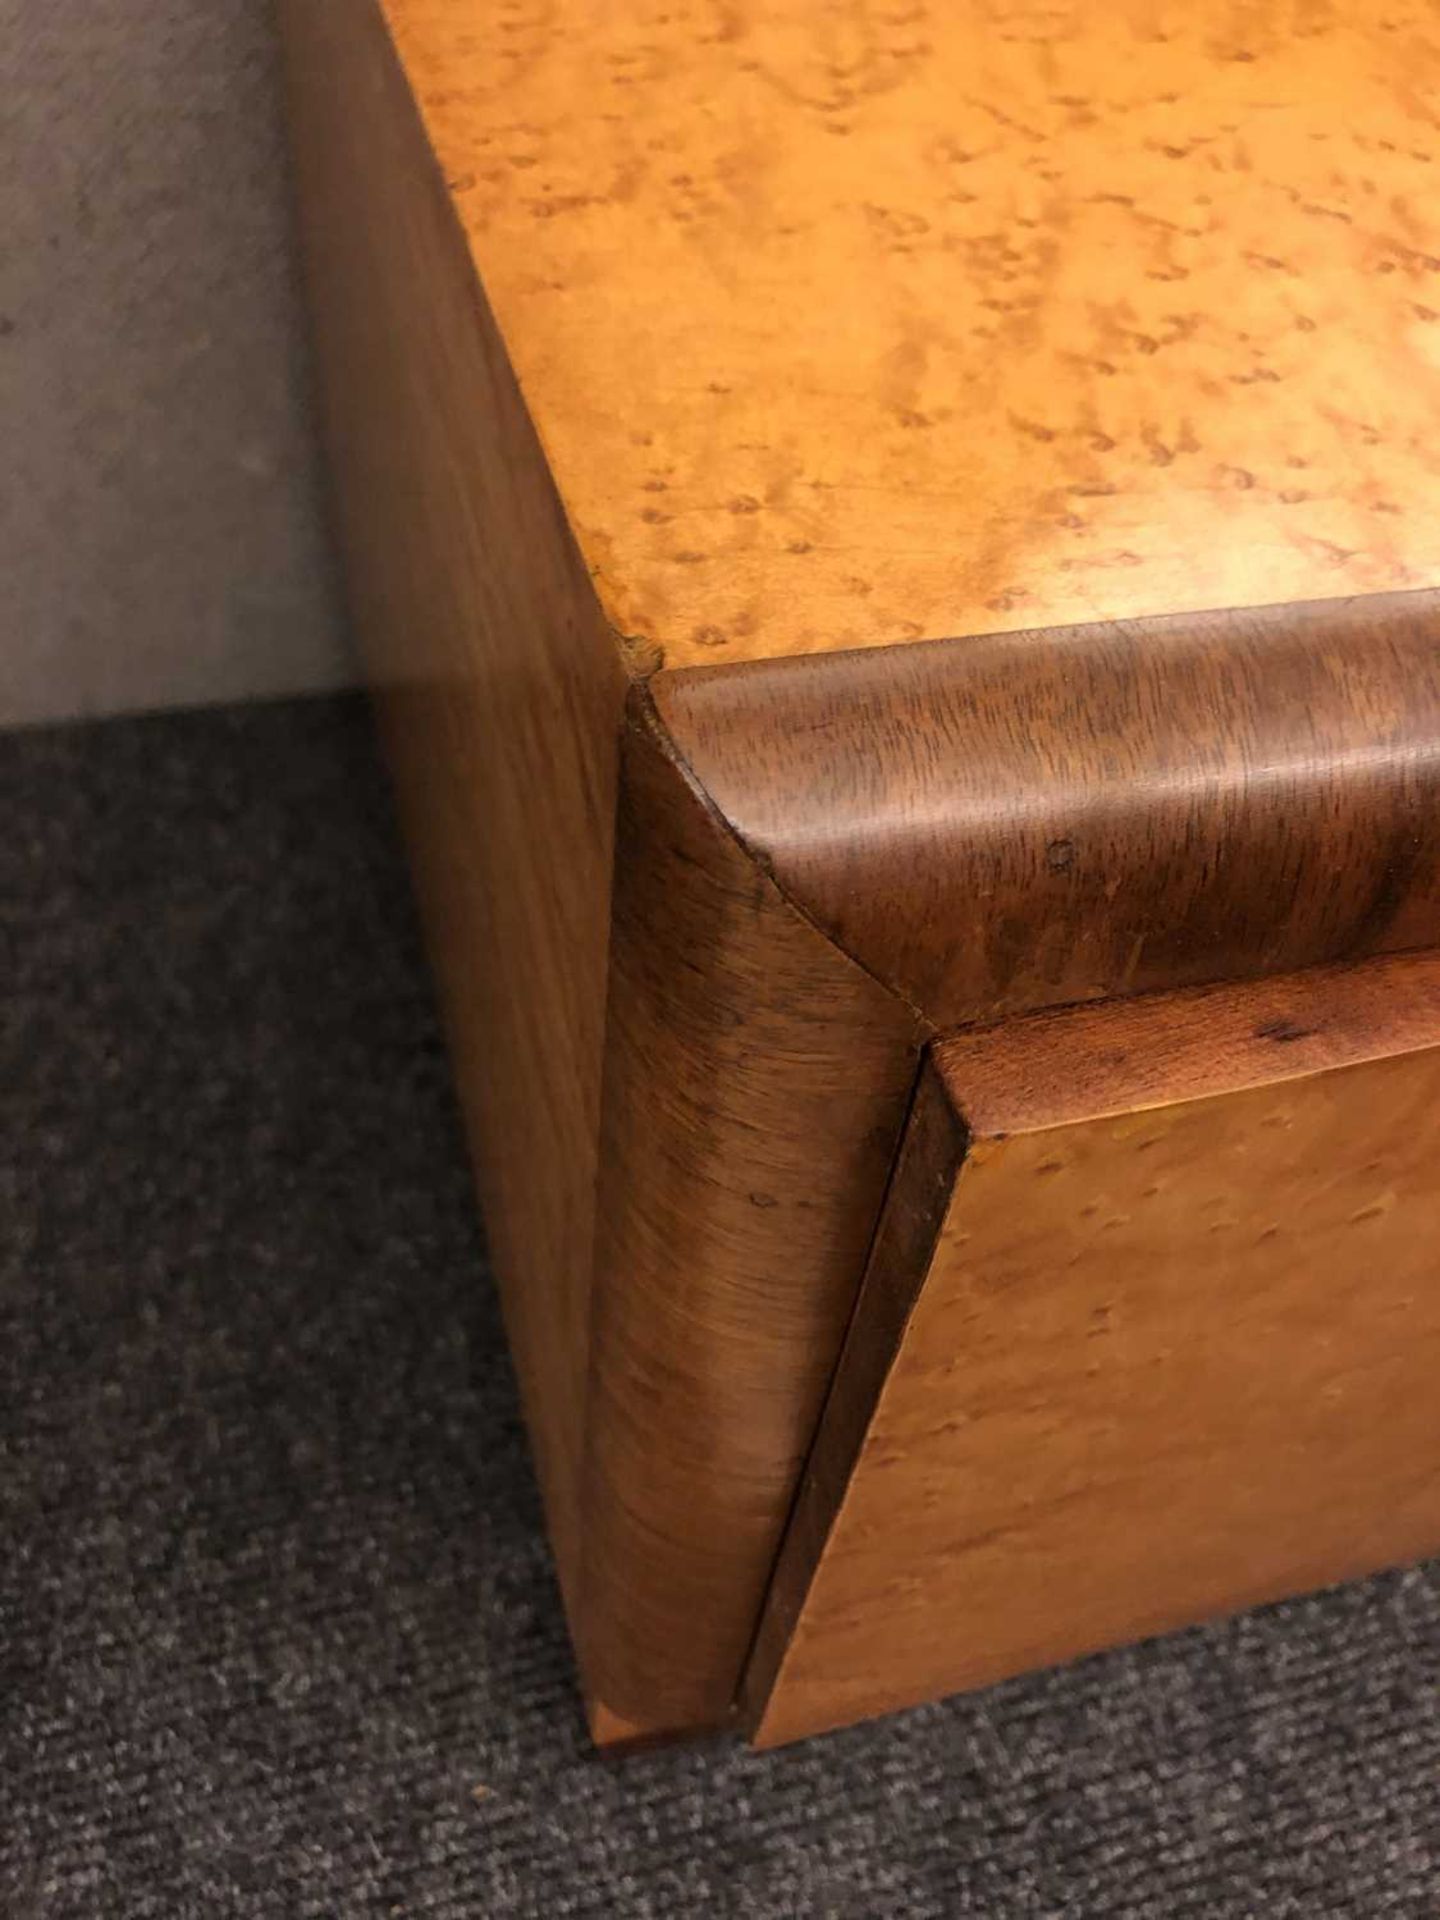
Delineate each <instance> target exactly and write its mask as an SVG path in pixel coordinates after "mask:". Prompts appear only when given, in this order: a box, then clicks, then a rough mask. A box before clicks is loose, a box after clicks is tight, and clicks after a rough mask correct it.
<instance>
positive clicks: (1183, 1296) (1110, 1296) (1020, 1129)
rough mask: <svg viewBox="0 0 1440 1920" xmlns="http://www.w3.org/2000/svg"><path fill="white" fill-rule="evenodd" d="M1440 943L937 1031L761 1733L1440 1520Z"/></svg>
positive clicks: (803, 1504) (798, 1549) (1082, 1648)
mask: <svg viewBox="0 0 1440 1920" xmlns="http://www.w3.org/2000/svg"><path fill="white" fill-rule="evenodd" d="M1437 1164H1440V957H1437V956H1435V955H1426V956H1424V957H1421V958H1402V959H1396V960H1380V961H1372V962H1370V963H1368V964H1367V965H1364V966H1361V967H1356V968H1351V969H1345V970H1337V971H1325V970H1322V971H1319V972H1316V973H1312V974H1308V975H1300V976H1296V977H1295V978H1294V979H1292V980H1289V981H1284V982H1280V981H1264V982H1260V983H1257V984H1247V985H1243V986H1238V987H1226V988H1221V989H1214V990H1209V991H1206V992H1203V993H1200V994H1197V995H1187V996H1178V997H1173V998H1172V997H1170V996H1162V997H1160V998H1159V999H1157V1000H1154V1001H1133V1002H1129V1003H1126V1004H1121V1005H1115V1006H1108V1007H1096V1008H1085V1009H1081V1010H1076V1011H1073V1012H1068V1013H1056V1014H1052V1015H1042V1016H1038V1017H1036V1018H1034V1019H1030V1020H1020V1021H1015V1022H1010V1023H1007V1024H1006V1025H1004V1026H1001V1027H997V1028H995V1029H993V1030H992V1031H990V1032H989V1033H985V1034H980V1033H977V1034H975V1035H973V1036H967V1037H966V1038H964V1039H963V1040H957V1041H944V1042H941V1043H940V1044H939V1045H937V1047H936V1048H935V1050H934V1056H933V1065H932V1066H931V1068H930V1070H929V1072H928V1074H927V1079H926V1083H925V1087H924V1089H923V1091H922V1094H921V1097H920V1099H919V1101H918V1102H917V1106H916V1117H915V1120H914V1122H913V1124H912V1129H911V1136H910V1137H908V1138H907V1142H906V1146H905V1150H904V1152H903V1154H902V1156H901V1159H900V1162H899V1167H898V1170H897V1174H896V1179H895V1182H894V1184H893V1185H892V1188H891V1191H890V1195H889V1198H888V1200H887V1202H886V1208H885V1213H884V1217H883V1219H882V1222H881V1227H880V1232H879V1234H878V1236H877V1239H876V1244H875V1250H874V1254H873V1256H872V1259H871V1262H870V1267H869V1271H868V1273H867V1276H866V1281H865V1285H864V1288H863V1290H862V1292H861V1296H860V1302H859V1305H858V1307H857V1309H856V1314H855V1319H854V1321H853V1323H852V1326H851V1328H850V1332H849V1335H848V1338H847V1340H846V1343H845V1349H844V1353H843V1356H842V1358H841V1361H840V1365H839V1369H838V1371H837V1374H836V1377H835V1382H834V1385H833V1388H832V1390H831V1394H830V1397H829V1400H828V1402H827V1405H826V1409H825V1413H824V1416H823V1418H822V1421H821V1424H820V1428H819V1432H818V1435H817V1438H816V1443H815V1447H814V1451H813V1453H812V1456H811V1459H810V1462H809V1464H808V1465H807V1468H806V1471H805V1475H804V1479H803V1483H802V1487H801V1492H800V1496H799V1499H798V1502H797V1506H796V1513H795V1517H794V1520H793V1521H792V1524H791V1527H790V1530H789V1533H788V1535H787V1538H786V1544H785V1548H784V1551H783V1554H782V1556H781V1560H780V1564H779V1568H778V1571H777V1574H776V1578H775V1581H774V1584H773V1587H772V1591H771V1595H770V1600H769V1603H768V1607H767V1613H766V1619H765V1622H764V1624H763V1626H762V1629H761V1633H760V1636H759V1640H758V1643H757V1649H756V1656H755V1659H754V1661H753V1662H752V1666H751V1671H750V1675H749V1695H750V1702H751V1713H752V1717H753V1721H754V1724H755V1730H756V1737H757V1739H758V1740H759V1742H760V1743H761V1744H762V1745H773V1744H776V1743H779V1742H782V1741H785V1740H792V1739H796V1738H798V1737H800V1736H802V1735H804V1734H806V1733H814V1732H818V1731H821V1730H822V1729H824V1728H827V1727H833V1726H836V1725H840V1724H843V1723H844V1722H846V1721H849V1720H854V1719H859V1718H862V1717H864V1716H866V1715H869V1714H874V1713H881V1712H885V1711H887V1710H889V1709H891V1708H894V1707H897V1706H902V1705H907V1704H911V1703H913V1702H916V1701H920V1700H927V1699H932V1698H934V1697H935V1696H937V1695H939V1694H943V1693H949V1692H953V1691H955V1690H956V1689H958V1688H962V1687H969V1686H977V1685H981V1684H984V1683H986V1682H988V1681H991V1680H995V1679H999V1678H1001V1677H1003V1676H1004V1675H1006V1674H1010V1673H1015V1672H1018V1671H1020V1670H1022V1669H1024V1668H1027V1667H1031V1666H1038V1665H1046V1664H1049V1663H1052V1662H1054V1661H1057V1660H1062V1659H1067V1658H1069V1657H1071V1656H1073V1655H1075V1654H1079V1653H1085V1652H1090V1651H1093V1650H1095V1649H1097V1648H1099V1647H1103V1646H1109V1645H1112V1644H1114V1643H1116V1642H1117V1641H1123V1640H1130V1639H1135V1638H1138V1637H1140V1636H1142V1635H1146V1634H1152V1633H1158V1632H1161V1631H1164V1630H1166V1629H1168V1628H1171V1627H1176V1626H1180V1625H1185V1624H1189V1623H1191V1622H1194V1621H1196V1620H1200V1619H1204V1618H1207V1617H1209V1616H1211V1615H1213V1614H1216V1613H1221V1612H1226V1611H1229V1610H1231V1609H1234V1608H1237V1607H1243V1606H1250V1605H1253V1604H1255V1603H1256V1602H1259V1601H1265V1600H1273V1599H1276V1598H1278V1597H1280V1596H1282V1595H1285V1594H1290V1593H1297V1592H1302V1591H1306V1590H1308V1589H1310V1588H1313V1587H1317V1586H1322V1585H1326V1584H1328V1583H1329V1582H1331V1581H1335V1580H1340V1579H1345V1578H1349V1577H1352V1576H1355V1575H1358V1574H1362V1573H1366V1572H1370V1571H1372V1570H1373V1569H1375V1568H1376V1567H1380V1566H1386V1565H1391V1564H1394V1563H1396V1562H1399V1561H1404V1560H1408V1559H1413V1558H1416V1557H1418V1556H1420V1555H1421V1554H1425V1553H1431V1552H1434V1551H1435V1550H1436V1549H1437V1547H1440V1477H1437V1474H1436V1471H1435V1468H1436V1461H1437V1459H1440V1396H1437V1394H1436V1392H1435V1378H1436V1368H1437V1365H1440V1289H1437V1287H1436V1284H1435V1282H1436V1279H1437V1274H1440V1251H1437V1249H1440V1184H1437V1181H1436V1167H1437Z"/></svg>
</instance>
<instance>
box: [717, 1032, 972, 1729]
mask: <svg viewBox="0 0 1440 1920" xmlns="http://www.w3.org/2000/svg"><path fill="white" fill-rule="evenodd" d="M929 1059H930V1049H929V1047H928V1046H925V1047H922V1048H921V1049H920V1051H919V1053H918V1054H917V1055H916V1058H915V1072H914V1076H913V1077H912V1079H911V1082H910V1092H909V1095H908V1097H907V1098H906V1101H905V1116H904V1118H903V1120H902V1121H901V1123H900V1130H899V1132H898V1133H897V1134H896V1136H895V1145H894V1148H893V1150H892V1152H891V1155H890V1167H889V1171H888V1172H887V1173H886V1175H885V1188H884V1191H883V1192H882V1194H881V1196H880V1204H879V1206H878V1207H877V1208H876V1209H875V1218H874V1221H873V1222H872V1223H871V1227H870V1238H869V1239H868V1241H867V1242H866V1244H865V1253H864V1257H863V1258H862V1260H861V1262H860V1268H859V1274H860V1277H859V1279H858V1280H857V1282H856V1285H855V1291H854V1293H853V1295H852V1296H851V1299H850V1306H849V1309H848V1310H847V1312H846V1315H845V1326H844V1329H843V1331H842V1332H841V1335H840V1345H839V1348H838V1350H837V1357H836V1363H835V1367H834V1369H833V1370H832V1372H831V1375H830V1379H829V1381H828V1382H827V1384H826V1387H825V1396H824V1398H823V1399H822V1400H821V1402H820V1410H819V1412H818V1413H817V1415H816V1417H815V1425H814V1427H813V1428H812V1430H811V1434H810V1442H809V1445H808V1446H807V1447H806V1449H805V1457H804V1459H803V1460H802V1461H801V1463H800V1470H799V1472H798V1473H797V1474H796V1476H795V1484H794V1486H793V1487H792V1489H791V1492H790V1502H789V1505H788V1506H787V1507H786V1510H785V1519H784V1523H783V1524H782V1526H781V1528H780V1532H779V1535H778V1536H777V1538H776V1542H775V1553H774V1556H773V1558H772V1559H771V1562H770V1571H769V1573H768V1574H767V1575H766V1577H765V1592H766V1595H767V1596H768V1595H769V1594H770V1592H771V1589H772V1588H773V1586H774V1583H775V1573H776V1569H777V1568H778V1567H779V1565H780V1561H781V1558H782V1556H783V1555H784V1553H785V1548H786V1543H787V1541H788V1540H789V1537H790V1529H791V1526H792V1524H793V1523H794V1520H795V1514H796V1509H797V1508H798V1507H799V1505H800V1501H801V1499H802V1497H803V1495H804V1491H805V1486H806V1482H807V1481H808V1479H809V1476H810V1465H811V1462H812V1460H813V1459H814V1457H815V1446H816V1442H817V1440H818V1439H819V1435H820V1430H821V1428H822V1427H823V1426H824V1424H825V1416H826V1413H827V1411H828V1409H829V1406H830V1401H831V1398H832V1396H833V1395H834V1392H835V1381H836V1377H837V1375H838V1374H839V1371H840V1363H839V1355H840V1354H843V1353H844V1351H845V1347H846V1345H847V1344H848V1342H849V1340H850V1336H851V1330H852V1328H853V1327H854V1325H855V1316H856V1314H857V1313H858V1312H859V1308H860V1299H861V1295H862V1294H863V1292H864V1285H865V1275H866V1274H867V1273H868V1272H869V1271H870V1263H871V1261H872V1260H873V1259H874V1257H875V1243H876V1241H877V1240H878V1239H879V1237H880V1228H881V1224H882V1222H883V1221H884V1219H885V1209H886V1206H887V1204H888V1203H889V1199H890V1194H891V1191H892V1189H893V1187H894V1185H895V1175H896V1171H897V1169H898V1168H899V1165H900V1160H901V1156H902V1154H903V1153H904V1151H905V1142H906V1141H907V1140H908V1139H909V1137H910V1125H911V1122H912V1120H913V1119H914V1116H915V1104H916V1101H917V1100H918V1099H919V1096H920V1089H921V1086H922V1085H923V1084H924V1079H925V1069H926V1065H927V1063H928V1062H929ZM957 1117H958V1116H957ZM961 1128H962V1133H963V1136H964V1148H963V1150H962V1155H961V1158H962V1159H963V1158H964V1153H965V1152H967V1151H968V1149H969V1129H968V1127H967V1126H966V1124H965V1122H964V1121H963V1120H962V1121H961ZM918 1293H919V1288H918V1287H917V1288H916V1294H917V1296H918ZM911 1304H912V1307H913V1302H912V1303H911ZM909 1312H910V1309H908V1308H907V1311H906V1319H907V1322H908V1319H909ZM887 1371H888V1365H887ZM765 1618H766V1610H765V1607H764V1606H762V1607H761V1609H760V1611H759V1613H758V1614H757V1615H756V1616H755V1625H754V1628H753V1630H752V1632H751V1635H750V1639H749V1643H748V1644H747V1646H746V1648H745V1658H744V1659H743V1660H742V1661H741V1663H740V1671H739V1673H738V1674H737V1675H736V1681H735V1699H734V1701H733V1702H732V1705H731V1709H730V1711H731V1716H732V1718H734V1717H736V1716H738V1715H740V1714H742V1713H743V1712H744V1705H745V1703H744V1694H745V1686H746V1681H747V1679H748V1677H749V1674H750V1669H751V1663H752V1662H753V1661H754V1660H755V1658H756V1654H757V1651H758V1647H759V1640H760V1635H761V1631H762V1629H763V1627H764V1625H765Z"/></svg>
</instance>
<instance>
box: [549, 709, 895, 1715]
mask: <svg viewBox="0 0 1440 1920" xmlns="http://www.w3.org/2000/svg"><path fill="white" fill-rule="evenodd" d="M617 845H618V849H619V861H618V866H617V874H616V887H615V918H614V952H613V960H612V978H611V994H610V1007H611V1013H610V1025H609V1032H608V1035H607V1050H606V1065H605V1100H604V1115H603V1123H602V1140H601V1183H602V1192H603V1195H604V1205H603V1207H602V1209H601V1219H600V1230H599V1238H598V1243H597V1258H596V1274H595V1288H594V1317H593V1325H592V1358H591V1372H590V1397H589V1407H588V1420H587V1449H586V1478H585V1483H584V1484H585V1495H584V1509H585V1535H584V1541H585V1550H584V1579H583V1589H582V1598H583V1605H582V1607H581V1610H580V1646H581V1653H582V1659H583V1663H584V1668H585V1675H586V1681H587V1686H588V1688H589V1690H590V1692H591V1694H592V1696H593V1699H594V1702H595V1708H596V1719H597V1724H598V1723H599V1720H600V1715H601V1714H603V1715H604V1718H605V1722H606V1723H607V1724H608V1723H609V1722H610V1721H614V1720H620V1721H625V1722H630V1723H634V1724H636V1725H638V1726H640V1727H643V1728H645V1729H647V1730H651V1731H653V1730H657V1729H659V1728H665V1727H668V1728H671V1729H673V1730H677V1731H678V1730H683V1729H686V1728H693V1727H703V1726H713V1725H716V1724H718V1723H719V1722H721V1721H723V1720H724V1719H726V1718H727V1717H728V1715H729V1713H730V1711H731V1707H732V1703H733V1700H734V1697H735V1693H736V1688H737V1685H738V1681H739V1676H740V1671H741V1667H742V1665H743V1661H744V1656H745V1652H746V1649H747V1647H748V1645H749V1641H750V1637H751V1634H752V1633H753V1630H754V1625H755V1621H756V1618H757V1617H758V1613H759V1608H760V1602H761V1598H762V1596H763V1593H764V1589H765V1583H766V1580H767V1578H768V1576H769V1573H770V1569H771V1566H772V1564H773V1561H774V1557H775V1553H776V1550H777V1548H778V1546H779V1542H780V1536H781V1532H782V1530H783V1526H784V1521H785V1516H786V1513H787V1511H788V1508H789V1504H790V1499H791V1495H792V1492H793V1488H794V1484H795V1477H796V1474H797V1472H798V1470H799V1465H800V1461H801V1460H802V1458H803V1457H804V1453H805V1449H806V1447H807V1445H808V1443H809V1438H810V1435H811V1433H812V1432H813V1430H814V1425H815V1420H816V1417H817V1415H818V1413H819V1408H820V1403H821V1400H822V1399H823V1397H824V1393H825V1387H826V1383H827V1381H828V1379H829V1376H830V1373H831V1370H832V1368H833V1366H834V1361H835V1356H836V1353H837V1352H838V1350H839V1346H840V1341H841V1339H842V1337H843V1334H844V1328H845V1323H846V1319H847V1317H848V1315H849V1311H850V1307H851V1304H852V1302H853V1299H854V1295H855V1289H856V1287H857V1285H858V1282H859V1277H860V1274H861V1272H862V1271H863V1267H864V1261H865V1251H866V1248H867V1246H868V1244H869V1240H870V1235H871V1232H872V1230H873V1227H874V1222H875V1218H876V1215H877V1213H878V1211H879V1206H880V1201H881V1197H882V1194H883V1191H884V1187H885V1181H886V1177H887V1175H888V1173H889V1170H890V1163H891V1159H892V1156H893V1153H894V1149H895V1143H896V1141H897V1139H898V1137H899V1134H900V1130H901V1125H902V1121H903V1118H904V1113H905V1107H906V1103H907V1101H908V1098H909V1094H910V1090H911V1085H912V1082H913V1079H914V1075H915V1069H916V1061H917V1057H918V1052H919V1044H920V1034H919V1031H918V1029H917V1028H916V1026H915V1024H914V1022H913V1021H912V1020H911V1019H910V1017H909V1016H908V1014H907V1013H906V1011H905V1009H904V1008H903V1007H902V1006H901V1005H900V1003H899V1002H898V1001H896V1000H895V999H894V998H893V997H892V996H891V995H890V994H888V993H886V992H885V991H884V989H883V988H881V987H878V986H877V985H876V984H875V983H874V982H873V981H871V980H870V979H869V978H868V977H867V976H866V975H865V974H864V973H862V972H861V971H860V970H859V968H857V967H855V966H853V965H852V964H851V963H850V962H849V961H847V960H846V959H845V958H844V956H843V955H841V954H839V953H838V952H837V951H836V950H835V948H834V947H832V946H831V945H830V944H829V943H828V942H827V941H826V940H825V939H824V938H823V937H822V936H821V935H820V934H818V933H816V932H815V930H814V929H813V928H812V927H810V926H809V925H807V924H806V922H805V921H804V920H803V919H801V917H800V916H799V915H797V914H796V913H795V912H794V911H793V909H791V908H790V907H789V906H788V905H787V904H786V903H785V901H784V900H783V899H782V898H781V896H780V895H779V894H778V892H777V891H776V890H775V888H774V886H773V885H772V883H771V882H770V881H769V880H768V878H767V877H766V876H765V874H764V873H763V872H762V871H761V870H760V869H759V868H758V867H757V866H756V865H755V863H754V862H753V861H752V860H751V859H749V858H748V857H747V855H746V854H745V852H744V851H743V849H742V848H741V847H740V846H739V845H738V844H737V843H736V842H735V840H734V839H733V838H732V836H731V835H730V833H729V832H728V830H727V828H726V827H725V824H724V822H723V821H721V820H720V819H719V818H718V817H717V816H716V815H715V814H714V813H713V812H712V811H711V809H710V808H709V806H708V805H707V803H706V802H705V801H704V799H703V796H702V795H700V794H699V793H698V792H697V791H696V790H695V789H694V788H693V787H692V786H691V785H690V783H689V782H688V780H687V778H686V776H685V774H684V771H683V769H682V768H681V767H680V765H679V764H678V762H677V761H676V760H675V758H674V755H673V751H672V749H671V746H670V743H669V742H668V740H667V739H666V737H665V735H664V733H663V730H662V729H660V728H659V727H658V726H657V725H656V723H655V720H654V717H653V714H651V712H650V711H649V707H648V702H647V701H646V699H645V697H644V695H643V694H641V693H639V692H638V691H637V693H636V695H635V696H633V697H632V719H631V725H630V727H629V729H628V730H627V734H626V742H625V752H624V773H623V778H622V786H621V808H620V816H619V826H618V830H617Z"/></svg>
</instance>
